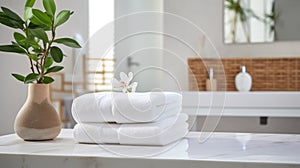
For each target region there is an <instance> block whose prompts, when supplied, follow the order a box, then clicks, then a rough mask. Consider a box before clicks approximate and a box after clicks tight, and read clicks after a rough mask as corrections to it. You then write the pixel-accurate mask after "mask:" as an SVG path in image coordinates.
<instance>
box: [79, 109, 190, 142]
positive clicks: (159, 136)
mask: <svg viewBox="0 0 300 168" xmlns="http://www.w3.org/2000/svg"><path fill="white" fill-rule="evenodd" d="M187 119H188V116H187V115H186V114H180V115H179V116H178V117H169V118H166V119H164V120H161V121H159V122H153V123H144V124H105V123H102V124H99V123H80V124H77V125H76V126H75V127H74V131H73V136H74V139H75V141H77V142H82V143H116V144H130V145H166V144H169V143H171V142H174V141H176V140H179V139H181V138H183V137H184V136H185V135H186V134H187V132H188V124H187V123H186V121H187Z"/></svg>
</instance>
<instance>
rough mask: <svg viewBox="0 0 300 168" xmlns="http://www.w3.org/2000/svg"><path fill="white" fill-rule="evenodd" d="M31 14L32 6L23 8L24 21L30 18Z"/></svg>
mask: <svg viewBox="0 0 300 168" xmlns="http://www.w3.org/2000/svg"><path fill="white" fill-rule="evenodd" d="M32 16H33V14H32V8H31V7H25V10H24V19H25V21H26V20H28V19H30V18H32Z"/></svg>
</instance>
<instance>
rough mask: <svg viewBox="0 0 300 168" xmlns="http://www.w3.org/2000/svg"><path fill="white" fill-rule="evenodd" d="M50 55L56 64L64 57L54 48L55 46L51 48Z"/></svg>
mask: <svg viewBox="0 0 300 168" xmlns="http://www.w3.org/2000/svg"><path fill="white" fill-rule="evenodd" d="M50 55H51V57H52V58H53V60H54V61H55V62H57V63H60V62H61V61H62V60H63V57H64V54H63V52H62V51H61V49H60V48H58V47H56V46H54V47H51V49H50Z"/></svg>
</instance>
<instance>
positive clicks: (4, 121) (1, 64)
mask: <svg viewBox="0 0 300 168" xmlns="http://www.w3.org/2000/svg"><path fill="white" fill-rule="evenodd" d="M20 2H21V3H20ZM24 3H25V0H24V1H20V0H1V2H0V6H5V7H8V8H10V9H12V10H14V11H16V12H17V13H19V15H23V5H24ZM57 6H58V10H61V9H71V10H73V11H75V12H74V14H73V16H72V17H71V20H70V21H69V22H67V23H66V24H65V25H64V26H62V27H61V28H59V29H58V37H59V36H63V37H65V36H69V37H72V36H73V35H75V33H80V34H82V36H83V37H84V39H87V37H88V29H87V26H88V14H87V12H86V11H87V9H88V1H76V3H74V1H67V0H63V1H57ZM13 32H14V31H13V30H12V29H10V28H6V27H5V26H3V25H0V36H1V38H0V44H8V43H9V42H10V41H11V40H13V36H12V34H13ZM63 49H64V52H65V54H66V55H68V57H67V58H66V59H65V60H64V65H65V71H66V72H72V49H69V48H65V47H64V48H63ZM0 59H1V61H0V79H1V84H0V86H1V87H0V100H1V101H0V123H1V127H0V135H2V134H7V133H12V132H13V124H14V118H15V116H16V114H17V112H18V110H19V109H20V108H21V106H22V105H23V103H24V101H25V99H26V95H27V85H25V84H22V83H21V82H18V81H16V80H15V79H13V77H12V76H11V75H10V73H12V72H18V73H20V74H26V73H28V72H29V63H28V60H27V58H26V57H25V56H23V55H17V54H9V53H3V52H0Z"/></svg>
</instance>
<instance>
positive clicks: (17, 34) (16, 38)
mask: <svg viewBox="0 0 300 168" xmlns="http://www.w3.org/2000/svg"><path fill="white" fill-rule="evenodd" d="M14 38H15V40H16V42H19V41H21V40H23V39H25V38H26V37H25V36H24V35H23V34H21V33H18V32H15V33H14Z"/></svg>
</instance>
